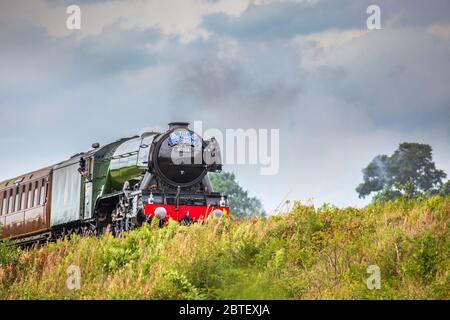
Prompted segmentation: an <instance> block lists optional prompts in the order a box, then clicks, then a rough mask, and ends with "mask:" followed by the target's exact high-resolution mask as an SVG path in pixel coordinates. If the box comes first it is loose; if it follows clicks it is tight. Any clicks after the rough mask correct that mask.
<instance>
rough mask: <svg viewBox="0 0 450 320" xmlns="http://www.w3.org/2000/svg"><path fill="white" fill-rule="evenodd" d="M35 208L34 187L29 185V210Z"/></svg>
mask: <svg viewBox="0 0 450 320" xmlns="http://www.w3.org/2000/svg"><path fill="white" fill-rule="evenodd" d="M32 207H33V185H32V184H31V183H30V184H29V185H28V205H27V208H28V209H30V208H32Z"/></svg>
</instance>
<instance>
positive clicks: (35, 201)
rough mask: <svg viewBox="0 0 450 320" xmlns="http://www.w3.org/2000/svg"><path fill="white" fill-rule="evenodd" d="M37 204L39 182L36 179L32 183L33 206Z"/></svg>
mask: <svg viewBox="0 0 450 320" xmlns="http://www.w3.org/2000/svg"><path fill="white" fill-rule="evenodd" d="M38 205H39V182H37V181H36V183H35V184H34V206H35V207H37V206H38Z"/></svg>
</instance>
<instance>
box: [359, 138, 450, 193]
mask: <svg viewBox="0 0 450 320" xmlns="http://www.w3.org/2000/svg"><path fill="white" fill-rule="evenodd" d="M362 172H363V179H364V182H363V183H361V184H359V185H358V187H357V188H356V192H358V194H359V197H360V198H364V197H366V196H368V195H369V194H371V193H372V192H378V193H377V195H376V196H375V198H374V199H375V200H377V199H378V200H391V199H394V198H397V197H400V196H411V197H412V196H416V195H419V194H424V195H433V194H437V193H440V192H441V189H442V187H443V183H442V179H444V178H445V177H446V176H447V175H446V174H445V172H444V171H442V170H438V169H436V166H435V164H434V162H433V156H432V148H431V146H430V145H428V144H420V143H408V142H404V143H402V144H400V146H399V148H398V149H397V150H395V152H394V153H393V154H392V155H391V156H387V155H378V156H376V157H375V158H374V159H373V160H372V161H371V162H370V163H369V165H368V166H367V167H366V168H364V169H363V170H362Z"/></svg>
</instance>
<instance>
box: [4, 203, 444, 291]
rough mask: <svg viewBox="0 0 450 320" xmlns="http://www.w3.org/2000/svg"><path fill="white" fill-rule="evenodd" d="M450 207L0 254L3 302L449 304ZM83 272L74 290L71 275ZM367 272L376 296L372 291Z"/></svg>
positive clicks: (306, 215) (285, 218)
mask: <svg viewBox="0 0 450 320" xmlns="http://www.w3.org/2000/svg"><path fill="white" fill-rule="evenodd" d="M449 223H450V198H448V197H447V198H444V197H433V198H430V199H427V200H407V199H400V200H397V201H394V202H389V203H385V204H372V205H369V206H367V207H365V208H363V209H355V208H344V209H339V208H335V207H333V206H328V205H327V206H323V207H320V208H314V207H312V206H304V205H301V204H296V205H295V207H294V208H293V209H292V211H291V212H290V213H288V214H283V215H279V216H272V217H270V218H267V219H259V220H257V219H253V220H248V221H240V222H237V221H233V220H231V219H228V220H213V221H210V222H208V223H206V224H196V225H192V226H188V227H182V226H178V225H177V224H176V223H170V224H169V226H168V227H166V228H163V229H160V228H158V227H157V226H156V225H148V226H144V227H142V228H141V229H139V230H136V231H133V232H130V233H128V234H127V235H126V236H124V237H123V238H113V237H111V236H104V237H101V238H95V237H91V238H74V239H71V240H69V241H59V242H57V243H52V244H50V245H48V246H45V247H42V248H39V249H34V250H29V251H17V249H13V248H11V247H10V246H5V245H0V264H1V266H0V298H2V299H449V298H450V270H449V266H450V258H449V252H450V234H449V230H450V228H449ZM70 265H76V266H79V267H80V270H81V287H80V289H79V290H69V289H68V287H67V285H66V281H67V278H68V277H69V276H70V274H67V268H68V267H69V266H70ZM369 265H377V266H379V267H380V270H381V289H379V290H370V289H368V287H367V285H366V279H367V277H369V275H370V274H368V273H367V267H368V266H369Z"/></svg>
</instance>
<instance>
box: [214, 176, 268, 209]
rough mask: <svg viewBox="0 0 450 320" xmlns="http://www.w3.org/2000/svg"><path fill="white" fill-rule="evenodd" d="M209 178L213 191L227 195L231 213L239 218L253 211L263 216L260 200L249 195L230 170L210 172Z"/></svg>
mask: <svg viewBox="0 0 450 320" xmlns="http://www.w3.org/2000/svg"><path fill="white" fill-rule="evenodd" d="M209 178H210V179H211V184H212V186H213V188H214V191H215V192H220V193H223V194H226V195H228V204H229V206H230V211H231V213H232V214H234V215H235V216H237V217H239V218H245V217H250V216H251V215H252V214H253V213H256V214H257V215H259V216H264V215H265V212H264V210H263V208H262V204H261V201H260V200H259V199H258V198H255V197H250V196H249V193H248V191H246V190H244V189H242V187H241V186H240V185H239V184H238V182H237V181H236V176H235V175H234V173H231V172H221V173H212V174H211V173H210V174H209Z"/></svg>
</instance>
